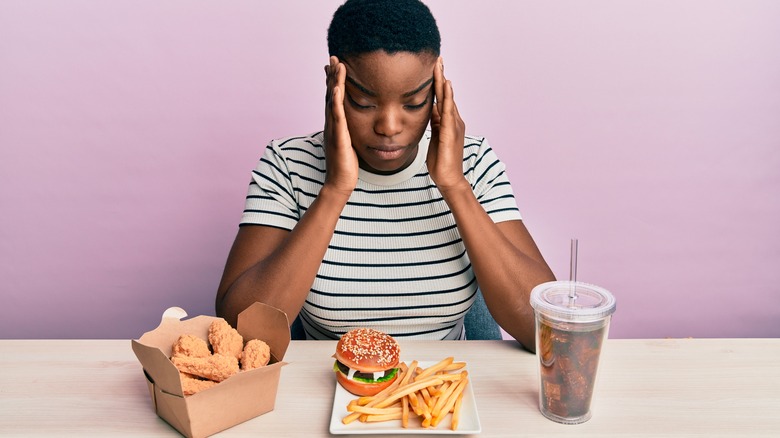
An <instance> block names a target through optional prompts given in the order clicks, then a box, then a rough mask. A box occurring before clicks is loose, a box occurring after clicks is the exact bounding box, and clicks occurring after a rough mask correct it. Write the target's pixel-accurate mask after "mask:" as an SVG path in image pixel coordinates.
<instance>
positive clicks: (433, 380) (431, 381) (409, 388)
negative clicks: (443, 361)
mask: <svg viewBox="0 0 780 438" xmlns="http://www.w3.org/2000/svg"><path fill="white" fill-rule="evenodd" d="M442 382H443V381H442V380H441V379H439V378H437V377H430V378H428V379H423V380H419V381H415V382H414V383H410V384H408V385H405V386H402V387H399V388H398V389H396V390H395V391H393V392H392V393H391V394H390V395H389V396H388V397H387V398H386V399H384V400H382V401H380V402H379V403H377V404H376V405H374V406H376V407H377V408H383V407H385V406H390V405H391V404H392V403H393V402H394V401H396V400H398V399H400V398H401V397H403V396H405V395H409V394H411V393H413V392H415V391H418V390H420V389H422V388H426V387H428V386H436V385H441V384H442Z"/></svg>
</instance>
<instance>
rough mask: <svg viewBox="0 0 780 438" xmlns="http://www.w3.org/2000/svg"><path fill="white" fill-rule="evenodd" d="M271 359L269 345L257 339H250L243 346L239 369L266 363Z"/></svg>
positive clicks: (251, 367)
mask: <svg viewBox="0 0 780 438" xmlns="http://www.w3.org/2000/svg"><path fill="white" fill-rule="evenodd" d="M269 360H271V347H269V346H268V344H266V343H265V342H263V341H261V340H259V339H252V340H250V341H248V342H247V343H246V345H245V346H244V351H243V353H241V369H242V370H244V371H246V370H251V369H254V368H260V367H264V366H266V365H268V361H269Z"/></svg>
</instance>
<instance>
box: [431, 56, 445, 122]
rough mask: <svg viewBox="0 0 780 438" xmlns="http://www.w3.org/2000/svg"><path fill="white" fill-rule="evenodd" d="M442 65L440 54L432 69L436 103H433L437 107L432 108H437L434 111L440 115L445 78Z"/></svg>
mask: <svg viewBox="0 0 780 438" xmlns="http://www.w3.org/2000/svg"><path fill="white" fill-rule="evenodd" d="M443 66H444V60H443V58H442V57H441V56H440V57H439V58H438V59H437V60H436V66H435V67H434V69H433V88H434V92H435V97H436V105H434V107H437V108H434V109H436V110H437V111H436V112H437V113H438V114H439V115H441V112H442V101H443V100H444V81H445V79H444V70H443Z"/></svg>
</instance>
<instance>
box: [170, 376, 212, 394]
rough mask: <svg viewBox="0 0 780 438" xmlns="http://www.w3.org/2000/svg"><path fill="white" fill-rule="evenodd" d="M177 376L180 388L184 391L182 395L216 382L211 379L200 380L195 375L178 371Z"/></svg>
mask: <svg viewBox="0 0 780 438" xmlns="http://www.w3.org/2000/svg"><path fill="white" fill-rule="evenodd" d="M179 377H180V378H181V389H182V391H184V395H192V394H195V393H197V392H200V391H203V390H204V389H209V388H211V387H212V386H214V385H216V384H217V382H215V381H213V380H201V379H199V378H198V377H197V376H194V375H192V374H188V373H181V372H180V373H179Z"/></svg>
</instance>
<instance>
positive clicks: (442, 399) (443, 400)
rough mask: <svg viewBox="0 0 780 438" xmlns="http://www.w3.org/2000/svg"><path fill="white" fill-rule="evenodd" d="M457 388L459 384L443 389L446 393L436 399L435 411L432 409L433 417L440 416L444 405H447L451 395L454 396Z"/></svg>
mask: <svg viewBox="0 0 780 438" xmlns="http://www.w3.org/2000/svg"><path fill="white" fill-rule="evenodd" d="M442 386H444V385H442ZM456 386H457V384H454V385H448V386H447V387H446V388H444V389H443V391H444V392H443V393H442V394H441V395H440V396H439V397H438V398H437V399H436V404H435V405H434V406H433V409H431V415H433V416H434V417H438V416H439V413H440V412H441V410H442V408H443V407H444V404H445V403H447V400H449V398H450V394H452V391H453V390H454V389H455V387H456Z"/></svg>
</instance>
